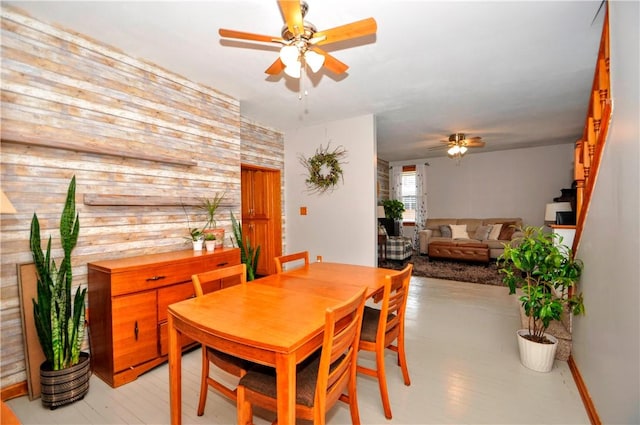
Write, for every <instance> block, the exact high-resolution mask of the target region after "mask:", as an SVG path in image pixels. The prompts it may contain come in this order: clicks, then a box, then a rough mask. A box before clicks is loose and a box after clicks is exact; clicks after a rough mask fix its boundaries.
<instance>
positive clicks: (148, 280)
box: [147, 276, 166, 282]
mask: <svg viewBox="0 0 640 425" xmlns="http://www.w3.org/2000/svg"><path fill="white" fill-rule="evenodd" d="M165 277H166V276H153V277H150V278H147V282H155V281H156V280H162V279H164V278H165Z"/></svg>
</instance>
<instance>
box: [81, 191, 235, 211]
mask: <svg viewBox="0 0 640 425" xmlns="http://www.w3.org/2000/svg"><path fill="white" fill-rule="evenodd" d="M84 204H85V205H92V206H136V207H149V206H150V207H158V206H176V205H184V206H187V207H193V206H200V205H202V198H194V197H189V198H185V197H179V196H140V195H100V194H92V193H87V194H85V195H84ZM237 207H238V205H235V204H220V208H237Z"/></svg>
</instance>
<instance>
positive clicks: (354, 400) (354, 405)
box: [348, 374, 360, 425]
mask: <svg viewBox="0 0 640 425" xmlns="http://www.w3.org/2000/svg"><path fill="white" fill-rule="evenodd" d="M354 375H355V374H354ZM356 384H357V383H356V378H355V376H353V377H352V379H350V380H349V388H348V390H349V413H351V424H352V425H360V410H358V393H357V392H356V386H357V385H356Z"/></svg>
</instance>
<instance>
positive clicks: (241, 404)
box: [236, 385, 253, 425]
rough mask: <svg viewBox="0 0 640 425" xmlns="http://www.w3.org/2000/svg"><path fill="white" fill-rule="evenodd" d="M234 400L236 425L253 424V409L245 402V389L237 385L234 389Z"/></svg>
mask: <svg viewBox="0 0 640 425" xmlns="http://www.w3.org/2000/svg"><path fill="white" fill-rule="evenodd" d="M236 396H237V397H238V398H237V400H236V403H237V404H236V406H237V415H238V424H239V425H252V424H253V409H252V407H251V403H249V402H248V401H247V400H246V396H245V389H244V387H243V386H242V385H238V388H237V389H236Z"/></svg>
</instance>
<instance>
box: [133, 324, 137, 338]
mask: <svg viewBox="0 0 640 425" xmlns="http://www.w3.org/2000/svg"><path fill="white" fill-rule="evenodd" d="M133 333H134V334H135V336H136V341H137V340H138V321H137V320H136V324H135V326H134V327H133Z"/></svg>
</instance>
